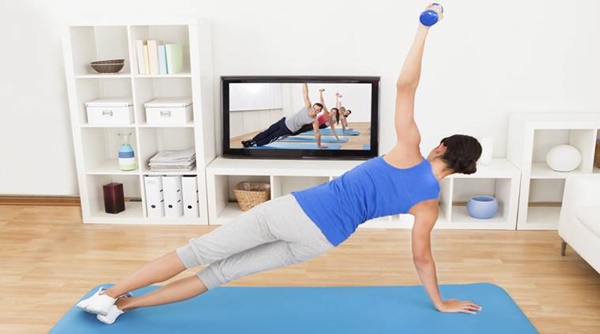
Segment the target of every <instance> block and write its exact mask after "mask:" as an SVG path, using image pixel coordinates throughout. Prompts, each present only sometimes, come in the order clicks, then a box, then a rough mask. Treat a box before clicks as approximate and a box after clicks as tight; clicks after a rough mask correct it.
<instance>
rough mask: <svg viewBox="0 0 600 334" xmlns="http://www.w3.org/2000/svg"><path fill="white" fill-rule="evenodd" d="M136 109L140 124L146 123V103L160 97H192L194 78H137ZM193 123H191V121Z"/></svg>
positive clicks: (135, 83)
mask: <svg viewBox="0 0 600 334" xmlns="http://www.w3.org/2000/svg"><path fill="white" fill-rule="evenodd" d="M133 82H134V85H135V98H134V109H135V115H136V120H137V122H138V124H140V125H145V124H146V108H145V107H144V103H146V102H148V101H151V100H153V99H155V98H158V97H190V96H192V80H191V79H190V78H185V77H184V78H173V77H165V78H157V77H148V78H136V79H135V80H134V81H133ZM190 125H191V123H190Z"/></svg>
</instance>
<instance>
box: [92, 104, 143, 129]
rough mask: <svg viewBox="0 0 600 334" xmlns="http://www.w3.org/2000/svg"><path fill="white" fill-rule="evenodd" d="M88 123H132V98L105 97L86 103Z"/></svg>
mask: <svg viewBox="0 0 600 334" xmlns="http://www.w3.org/2000/svg"><path fill="white" fill-rule="evenodd" d="M85 107H86V111H87V119H88V124H103V125H113V124H131V123H133V103H132V102H131V99H130V98H104V99H97V100H93V101H88V102H86V103H85Z"/></svg>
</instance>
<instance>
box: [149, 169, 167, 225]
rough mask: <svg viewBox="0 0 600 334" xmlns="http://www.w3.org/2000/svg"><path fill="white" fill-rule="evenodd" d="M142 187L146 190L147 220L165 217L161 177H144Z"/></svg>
mask: <svg viewBox="0 0 600 334" xmlns="http://www.w3.org/2000/svg"><path fill="white" fill-rule="evenodd" d="M144 187H145V189H146V211H147V213H148V218H163V217H164V216H165V206H164V197H163V193H164V192H163V185H162V179H161V177H160V176H159V175H156V176H155V175H146V176H144Z"/></svg>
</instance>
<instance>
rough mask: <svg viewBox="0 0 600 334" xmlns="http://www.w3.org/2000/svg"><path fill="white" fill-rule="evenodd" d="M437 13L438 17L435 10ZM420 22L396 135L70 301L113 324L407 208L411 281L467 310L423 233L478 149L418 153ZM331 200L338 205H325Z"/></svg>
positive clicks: (290, 260) (403, 76)
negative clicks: (351, 164) (442, 185)
mask: <svg viewBox="0 0 600 334" xmlns="http://www.w3.org/2000/svg"><path fill="white" fill-rule="evenodd" d="M430 8H432V9H434V10H437V11H438V14H439V16H440V18H441V16H442V13H441V12H439V9H438V7H437V6H436V7H433V6H430ZM428 30H429V28H428V27H425V26H419V28H418V31H417V34H416V36H415V40H414V43H413V45H412V47H411V49H410V51H409V53H408V56H407V58H406V60H405V62H404V66H403V67H402V70H401V72H400V75H399V77H398V80H397V84H396V104H395V129H396V136H397V142H396V145H395V146H394V148H393V149H392V150H391V151H390V152H388V153H387V154H386V155H385V156H383V157H378V158H374V159H371V160H368V161H366V162H365V163H363V164H361V165H359V166H357V167H356V168H354V169H352V170H350V171H349V172H347V173H345V174H344V175H342V176H341V177H339V178H336V179H335V180H333V181H331V182H329V183H325V184H323V185H320V186H317V187H314V188H310V189H307V190H303V191H299V192H295V193H293V194H292V195H287V196H283V197H280V198H277V199H275V200H272V201H270V202H267V203H264V204H263V205H260V206H258V207H256V208H254V209H252V210H250V211H247V212H245V213H244V214H242V215H241V216H240V217H239V218H238V219H236V220H235V221H234V222H231V223H229V224H227V225H224V226H221V227H219V228H217V229H216V230H214V231H212V232H211V233H208V234H206V235H203V236H201V237H199V238H195V239H192V240H190V242H189V244H188V245H186V246H183V247H181V248H179V249H177V250H176V251H173V252H170V253H168V254H166V255H164V256H163V257H161V258H159V259H157V260H154V261H153V262H150V263H148V264H146V265H145V266H143V267H142V268H141V269H139V270H137V271H136V272H134V273H133V274H131V275H130V276H128V277H126V278H125V279H124V280H122V281H120V282H118V283H117V284H116V285H114V286H112V287H110V288H108V289H106V290H103V289H99V290H98V291H97V292H96V293H95V294H94V295H93V296H92V297H90V298H88V299H85V300H83V301H81V302H80V303H79V304H78V306H79V307H80V308H82V309H84V310H86V311H87V312H91V313H95V314H98V315H97V318H98V319H99V320H100V321H102V322H105V323H108V324H110V323H113V322H114V321H115V320H116V318H117V317H118V316H119V315H121V314H122V313H123V312H125V311H129V310H132V309H135V308H138V307H146V306H153V305H162V304H167V303H173V302H178V301H182V300H186V299H189V298H192V297H195V296H197V295H200V294H202V293H204V292H206V291H208V290H210V289H212V288H214V287H216V286H219V285H221V284H224V283H226V282H229V281H231V280H234V279H236V278H239V277H242V276H245V275H249V274H252V273H256V272H260V271H264V270H268V269H274V268H279V267H282V266H287V265H291V264H294V263H298V262H302V261H305V260H308V259H310V258H313V257H316V256H318V255H320V254H323V253H324V252H326V251H328V250H330V249H332V248H333V247H335V246H337V245H339V244H340V243H342V242H343V241H344V240H346V239H347V238H348V237H349V236H350V235H351V234H352V233H353V232H354V231H355V230H356V228H357V226H358V225H359V224H361V223H363V222H365V221H366V220H369V219H372V218H376V217H380V216H387V215H395V214H400V213H410V214H412V215H413V216H414V217H415V222H414V226H413V229H412V253H413V262H414V264H415V266H416V269H417V272H418V275H419V278H420V279H421V282H422V283H423V285H424V287H425V290H426V292H427V294H428V295H429V297H430V299H431V302H432V304H433V306H434V307H435V308H436V309H437V310H439V311H441V312H465V313H475V312H476V311H478V310H480V309H481V308H480V307H479V306H478V305H476V304H474V303H472V302H469V301H458V300H453V299H448V300H443V299H442V298H441V296H440V292H439V288H438V282H437V277H436V268H435V263H434V261H433V257H432V254H431V246H430V241H431V239H430V233H431V230H432V229H433V226H434V224H435V222H436V220H437V218H438V200H437V199H438V195H439V182H440V180H441V179H443V178H444V177H446V176H448V175H450V174H453V173H464V174H471V173H474V172H475V171H476V161H477V159H479V156H480V155H481V146H480V145H479V143H478V142H477V140H476V139H474V138H472V137H469V136H464V135H454V136H451V137H448V138H444V139H443V140H442V141H441V142H440V144H439V145H438V146H437V147H436V148H434V149H433V150H432V151H431V153H429V155H428V156H427V158H426V159H424V158H423V157H422V156H421V153H420V149H419V144H420V140H421V137H420V134H419V129H418V127H417V125H416V123H415V120H414V117H413V108H414V98H415V92H416V89H417V86H418V83H419V79H420V73H421V61H422V55H423V49H424V45H425V39H426V37H427V34H428ZM331 198H335V199H338V200H339V201H340V206H341V205H344V207H345V208H347V209H346V210H329V208H330V206H331ZM201 265H207V267H205V268H204V269H203V270H201V271H200V272H199V273H198V274H197V275H194V276H190V277H187V278H183V279H180V280H178V281H174V282H171V283H169V284H167V285H165V286H162V287H161V288H159V289H156V290H154V291H152V292H150V293H148V294H146V295H141V296H135V297H131V296H127V295H126V293H127V292H128V291H132V290H135V289H138V288H141V287H144V286H147V285H150V284H154V283H157V282H162V281H165V280H167V279H170V278H172V277H174V276H175V275H177V274H179V273H181V272H183V271H184V270H186V269H187V268H192V267H196V266H201Z"/></svg>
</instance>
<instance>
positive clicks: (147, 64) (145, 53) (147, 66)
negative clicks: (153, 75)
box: [142, 45, 150, 74]
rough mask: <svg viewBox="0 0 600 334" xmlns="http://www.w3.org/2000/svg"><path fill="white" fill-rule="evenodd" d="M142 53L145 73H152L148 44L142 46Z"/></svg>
mask: <svg viewBox="0 0 600 334" xmlns="http://www.w3.org/2000/svg"><path fill="white" fill-rule="evenodd" d="M142 53H143V57H144V74H150V61H149V60H148V45H143V46H142Z"/></svg>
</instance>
